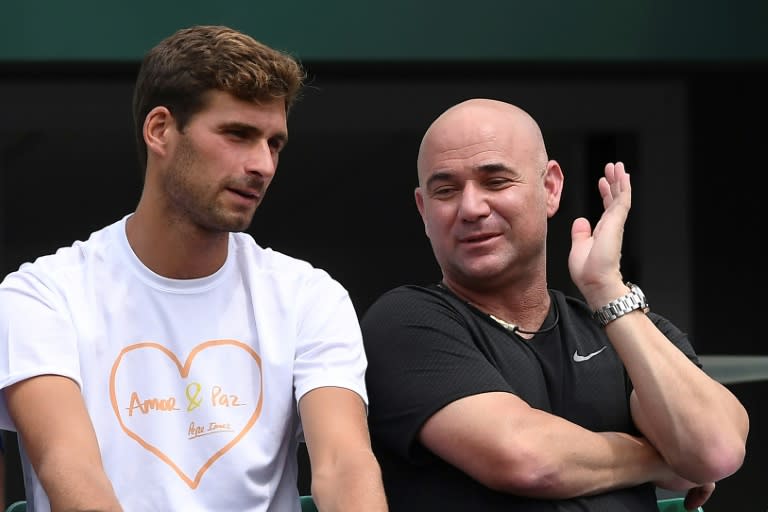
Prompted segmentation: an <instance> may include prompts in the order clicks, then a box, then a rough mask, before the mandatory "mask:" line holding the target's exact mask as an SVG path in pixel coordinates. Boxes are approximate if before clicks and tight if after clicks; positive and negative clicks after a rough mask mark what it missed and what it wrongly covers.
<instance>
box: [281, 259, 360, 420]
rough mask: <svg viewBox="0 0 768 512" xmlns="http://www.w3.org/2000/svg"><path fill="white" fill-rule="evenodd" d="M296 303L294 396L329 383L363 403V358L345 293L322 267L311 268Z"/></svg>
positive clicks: (353, 314) (297, 399) (354, 322)
mask: <svg viewBox="0 0 768 512" xmlns="http://www.w3.org/2000/svg"><path fill="white" fill-rule="evenodd" d="M296 306H297V312H298V313H297V318H296V322H297V325H296V330H297V345H296V356H295V361H294V388H295V395H296V401H297V402H298V401H299V400H300V399H301V397H302V396H304V394H306V393H307V392H308V391H311V390H312V389H315V388H318V387H326V386H334V387H341V388H345V389H349V390H351V391H354V392H355V393H357V394H358V395H360V398H361V399H362V400H363V402H364V403H365V404H366V405H367V404H368V395H367V392H366V389H365V369H366V364H367V361H366V357H365V351H364V348H363V340H362V335H361V333H360V324H359V322H358V317H357V313H356V311H355V309H354V306H353V305H352V301H351V299H350V297H349V293H348V292H347V291H346V289H345V288H344V287H343V286H341V284H339V283H338V282H337V281H335V280H334V279H332V278H331V277H330V276H329V275H328V274H327V273H326V272H325V271H322V270H319V269H314V270H313V272H312V273H311V275H310V276H309V278H308V279H307V280H306V282H305V284H304V286H303V287H302V288H301V290H300V292H299V294H298V296H297V297H296Z"/></svg>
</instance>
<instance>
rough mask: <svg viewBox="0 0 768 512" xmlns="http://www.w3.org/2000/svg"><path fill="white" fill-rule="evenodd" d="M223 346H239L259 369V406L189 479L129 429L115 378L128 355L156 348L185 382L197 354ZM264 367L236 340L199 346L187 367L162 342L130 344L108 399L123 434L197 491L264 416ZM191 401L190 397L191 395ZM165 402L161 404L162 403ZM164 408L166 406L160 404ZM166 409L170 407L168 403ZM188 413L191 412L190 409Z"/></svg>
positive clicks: (112, 380) (111, 381) (113, 374)
mask: <svg viewBox="0 0 768 512" xmlns="http://www.w3.org/2000/svg"><path fill="white" fill-rule="evenodd" d="M221 346H232V347H236V348H238V349H242V350H243V351H245V353H247V354H248V356H250V357H251V358H252V359H253V360H254V361H255V362H256V366H257V367H258V370H259V390H260V392H259V398H258V401H257V404H256V407H255V408H254V411H253V413H251V415H250V417H249V418H248V420H247V421H246V424H245V426H244V427H243V428H242V429H241V430H240V431H239V432H237V433H236V435H235V436H234V437H233V438H232V439H231V440H229V441H228V442H227V443H226V444H225V445H224V446H223V447H221V448H220V449H218V450H217V451H216V452H215V453H213V455H211V456H210V457H209V458H208V459H207V460H206V461H205V462H204V463H203V464H202V465H201V466H200V468H199V469H198V470H197V473H196V474H195V476H194V478H190V477H189V476H188V475H187V474H186V473H185V472H184V470H183V469H182V468H181V467H180V466H179V465H178V464H177V463H176V462H175V461H174V460H173V458H172V457H171V456H169V455H168V454H166V453H165V452H164V451H163V450H161V449H160V448H158V447H157V446H155V445H153V444H152V443H150V442H149V441H147V440H146V439H145V438H144V437H142V436H141V435H140V434H138V433H136V432H135V431H133V430H132V429H131V428H130V427H128V426H127V425H126V424H125V422H124V419H123V416H122V415H121V411H120V408H119V406H118V402H117V396H116V389H115V388H116V383H115V381H116V376H117V373H118V369H119V368H120V364H121V362H122V361H123V359H124V357H125V356H126V354H128V353H130V352H132V351H135V350H140V349H153V350H159V351H160V353H161V354H163V355H165V356H166V357H167V358H168V359H170V360H171V361H172V362H173V363H174V365H175V366H176V368H177V369H178V371H179V376H180V377H181V378H182V379H186V378H187V377H188V376H189V371H190V369H191V366H192V361H193V360H194V359H195V357H196V356H197V355H199V354H200V353H201V352H203V351H204V350H206V349H210V348H212V347H221ZM261 372H262V368H261V358H260V357H259V355H258V354H257V353H256V352H255V351H254V350H253V348H251V347H250V346H248V345H246V344H244V343H242V342H239V341H235V340H211V341H206V342H203V343H201V344H199V345H198V346H196V347H195V348H194V349H193V350H192V352H190V354H189V356H188V357H187V360H186V361H185V363H184V365H182V364H181V362H180V361H179V359H178V358H177V357H176V355H175V354H174V353H173V352H171V351H170V350H168V349H167V348H166V347H164V346H163V345H161V344H159V343H154V342H143V343H136V344H134V345H129V346H127V347H125V348H124V349H123V350H122V351H121V352H120V354H119V355H118V356H117V359H116V360H115V363H114V364H113V365H112V371H111V373H110V379H109V396H110V400H111V402H112V409H113V410H114V412H115V416H116V417H117V421H118V422H119V423H120V427H121V428H122V429H123V431H124V432H125V433H126V434H127V435H128V436H129V437H131V438H132V439H134V440H135V441H136V442H138V443H139V444H140V445H141V446H142V447H144V448H145V449H146V450H148V451H150V452H151V453H153V454H154V455H156V456H157V457H158V458H159V459H160V460H162V461H163V462H165V463H166V464H167V465H168V466H170V467H171V469H173V471H175V472H176V474H178V475H179V477H181V479H182V480H183V481H184V482H185V483H186V484H187V485H188V486H189V487H190V488H191V489H196V488H197V486H198V485H200V480H201V479H202V478H203V475H204V474H205V472H206V471H208V469H209V468H210V467H211V466H212V465H213V463H214V462H216V461H217V460H218V459H219V458H220V457H221V456H222V455H224V454H225V453H226V452H228V451H229V450H230V449H231V448H232V447H233V446H235V445H236V444H237V443H238V442H240V440H241V439H242V438H243V437H244V436H245V434H247V433H248V431H249V430H250V429H251V427H253V425H254V424H255V423H256V420H258V418H259V416H260V415H261V408H262V405H263V401H264V393H263V389H262V384H263V382H262V373H261ZM188 398H189V396H188ZM160 402H162V401H160ZM160 405H161V406H162V405H163V404H160ZM165 405H166V407H167V406H168V404H165ZM172 406H173V402H171V407H172ZM188 410H189V409H188Z"/></svg>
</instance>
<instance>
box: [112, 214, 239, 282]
mask: <svg viewBox="0 0 768 512" xmlns="http://www.w3.org/2000/svg"><path fill="white" fill-rule="evenodd" d="M125 231H126V236H127V237H128V243H129V244H130V246H131V249H133V252H134V253H135V254H136V256H137V257H138V258H139V260H140V261H141V262H142V263H143V264H144V265H145V266H146V267H147V268H149V269H150V270H152V271H153V272H154V273H156V274H158V275H161V276H163V277H167V278H171V279H195V278H201V277H206V276H209V275H211V274H213V273H215V272H216V271H217V270H219V269H220V268H221V267H222V266H223V265H224V262H225V261H226V259H227V249H228V244H229V233H226V232H223V233H211V232H205V233H203V232H202V231H201V230H200V229H199V228H196V227H195V226H193V225H191V224H189V223H180V222H172V221H169V220H168V219H166V218H164V217H162V216H152V215H150V214H149V212H147V211H145V210H142V209H141V208H137V210H136V212H135V213H134V214H133V215H131V216H130V217H129V218H128V220H127V221H126V227H125Z"/></svg>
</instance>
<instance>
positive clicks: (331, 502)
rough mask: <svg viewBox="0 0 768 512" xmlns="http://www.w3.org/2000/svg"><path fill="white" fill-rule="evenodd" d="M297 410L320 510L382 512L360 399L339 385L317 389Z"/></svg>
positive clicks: (381, 495) (383, 504) (379, 485)
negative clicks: (299, 414) (368, 511)
mask: <svg viewBox="0 0 768 512" xmlns="http://www.w3.org/2000/svg"><path fill="white" fill-rule="evenodd" d="M299 410H300V413H301V423H302V427H303V429H304V438H305V441H306V443H307V451H308V453H309V459H310V465H311V468H312V496H313V497H314V500H315V503H316V504H317V506H318V509H319V510H320V511H321V512H327V511H330V512H336V511H353V510H370V511H380V512H385V511H386V510H387V504H386V499H385V497H384V487H383V484H382V481H381V471H380V469H379V465H378V462H377V461H376V458H375V457H374V455H373V451H372V450H371V443H370V438H369V435H368V424H367V421H366V411H365V405H364V403H363V401H362V399H361V398H360V396H358V395H357V394H356V393H354V392H353V391H350V390H347V389H343V388H338V387H322V388H317V389H313V390H312V391H309V392H308V393H307V394H306V395H304V396H303V397H302V398H301V400H300V401H299Z"/></svg>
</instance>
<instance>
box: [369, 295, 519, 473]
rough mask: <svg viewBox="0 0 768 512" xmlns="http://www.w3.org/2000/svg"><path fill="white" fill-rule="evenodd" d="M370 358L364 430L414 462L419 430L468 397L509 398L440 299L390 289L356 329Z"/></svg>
mask: <svg viewBox="0 0 768 512" xmlns="http://www.w3.org/2000/svg"><path fill="white" fill-rule="evenodd" d="M361 326H362V330H363V339H364V340H365V349H366V353H367V356H368V372H367V375H366V382H367V385H368V393H369V396H370V401H371V405H370V414H369V423H370V428H371V435H372V436H373V437H375V441H376V442H378V443H381V444H383V445H384V446H386V447H387V448H388V449H390V450H393V451H395V452H396V453H398V454H399V455H400V456H402V457H404V458H407V459H410V460H412V461H415V458H418V457H420V456H422V455H423V454H424V453H425V451H424V452H422V451H421V449H420V448H419V446H420V445H419V444H418V443H417V442H416V441H417V438H418V434H419V431H420V430H421V427H422V425H423V424H424V422H426V421H427V419H429V417H430V416H432V415H433V414H434V413H435V412H437V411H438V410H440V409H441V408H442V407H445V406H446V405H448V404H449V403H451V402H453V401H455V400H458V399H460V398H464V397H467V396H471V395H475V394H479V393H486V392H494V391H506V392H513V390H512V389H510V385H509V384H508V383H507V382H506V381H505V379H504V378H503V377H502V376H501V375H500V374H499V372H498V370H497V369H496V368H495V367H494V366H493V365H492V364H491V363H490V362H489V361H488V359H487V358H486V357H485V355H484V354H483V353H482V352H481V351H480V350H479V349H478V347H477V346H476V344H475V342H474V341H473V339H472V329H473V326H471V325H470V324H469V322H468V320H467V318H466V317H465V316H464V315H462V314H461V313H460V312H459V311H458V310H456V309H455V308H454V306H453V305H452V304H451V303H449V302H448V301H446V300H445V298H443V297H442V296H441V295H440V294H438V293H433V292H432V291H431V290H428V289H426V288H419V287H401V288H396V289H395V290H392V291H390V292H388V293H386V294H384V295H383V296H382V297H381V298H380V299H379V300H378V301H376V302H375V303H374V304H373V305H372V306H371V307H370V308H369V309H368V311H366V313H365V315H364V316H363V319H362V322H361Z"/></svg>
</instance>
